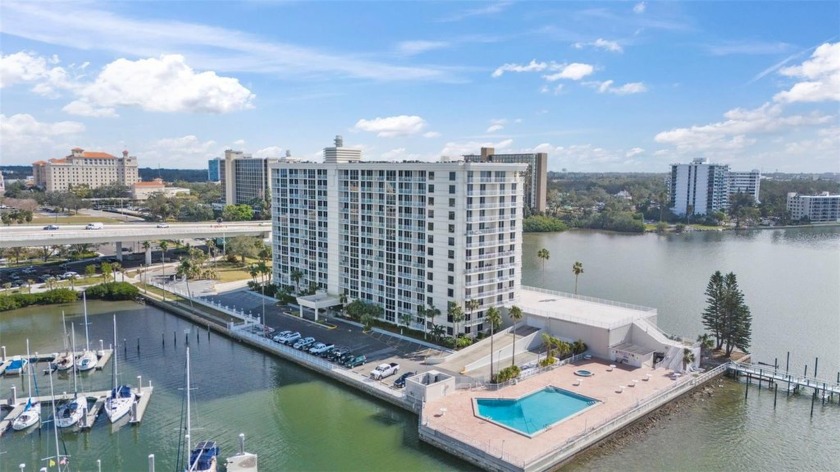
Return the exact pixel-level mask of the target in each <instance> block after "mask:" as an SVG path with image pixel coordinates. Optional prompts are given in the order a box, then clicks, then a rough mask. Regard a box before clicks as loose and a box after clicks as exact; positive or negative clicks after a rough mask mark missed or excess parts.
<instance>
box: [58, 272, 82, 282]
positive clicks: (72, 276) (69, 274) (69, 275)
mask: <svg viewBox="0 0 840 472" xmlns="http://www.w3.org/2000/svg"><path fill="white" fill-rule="evenodd" d="M61 278H62V279H65V280H66V279H78V278H79V274H77V273H76V272H72V271H70V272H65V273H63V274H61Z"/></svg>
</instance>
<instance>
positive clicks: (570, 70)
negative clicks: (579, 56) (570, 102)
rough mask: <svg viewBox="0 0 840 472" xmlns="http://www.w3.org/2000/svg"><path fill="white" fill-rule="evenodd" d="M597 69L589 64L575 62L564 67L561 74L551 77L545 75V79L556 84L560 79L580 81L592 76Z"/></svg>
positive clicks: (550, 75) (551, 75)
mask: <svg viewBox="0 0 840 472" xmlns="http://www.w3.org/2000/svg"><path fill="white" fill-rule="evenodd" d="M594 71H595V68H594V67H592V66H591V65H589V64H581V63H579V62H574V63H572V64H569V65H566V66H564V67H563V68H562V69H560V71H559V72H557V73H554V74H549V75H544V76H543V78H544V79H545V80H547V81H549V82H554V81H556V80H560V79H569V80H580V79H582V78H584V77H586V76H587V75H590V74H592V72H594Z"/></svg>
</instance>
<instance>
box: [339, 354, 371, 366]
mask: <svg viewBox="0 0 840 472" xmlns="http://www.w3.org/2000/svg"><path fill="white" fill-rule="evenodd" d="M365 362H367V357H365V356H364V355H361V356H356V357H354V358H352V359H350V360H349V361H347V362H346V363H345V364H344V365H345V366H346V367H347V368H348V369H352V368H353V367H359V366H360V365H364V363H365Z"/></svg>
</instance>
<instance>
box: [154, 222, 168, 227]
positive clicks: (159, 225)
mask: <svg viewBox="0 0 840 472" xmlns="http://www.w3.org/2000/svg"><path fill="white" fill-rule="evenodd" d="M157 227H158V228H169V223H158V224H157Z"/></svg>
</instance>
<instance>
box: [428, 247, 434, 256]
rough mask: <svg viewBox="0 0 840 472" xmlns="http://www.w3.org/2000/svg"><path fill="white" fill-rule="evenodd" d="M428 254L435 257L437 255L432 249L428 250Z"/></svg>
mask: <svg viewBox="0 0 840 472" xmlns="http://www.w3.org/2000/svg"><path fill="white" fill-rule="evenodd" d="M428 254H429V255H430V256H434V255H435V248H433V247H430V248H429V249H428Z"/></svg>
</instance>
